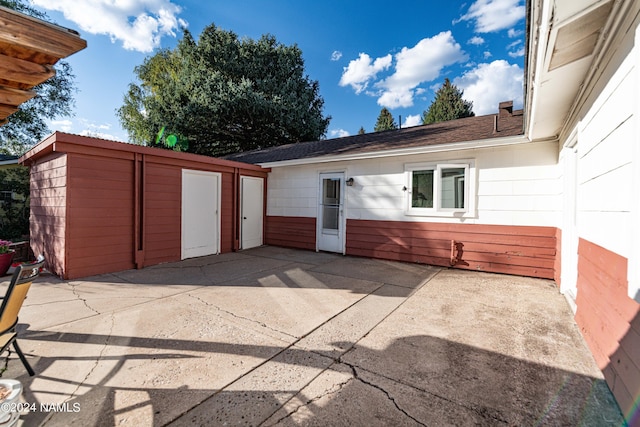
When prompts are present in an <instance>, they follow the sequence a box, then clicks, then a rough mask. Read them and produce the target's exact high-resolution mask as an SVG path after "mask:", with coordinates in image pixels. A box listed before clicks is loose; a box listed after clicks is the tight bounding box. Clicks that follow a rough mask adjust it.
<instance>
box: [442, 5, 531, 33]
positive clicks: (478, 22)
mask: <svg viewBox="0 0 640 427" xmlns="http://www.w3.org/2000/svg"><path fill="white" fill-rule="evenodd" d="M520 1H521V0H476V1H475V2H474V3H473V4H472V5H471V6H470V7H469V10H468V11H467V13H466V14H464V15H462V16H461V17H460V19H458V20H457V21H454V23H457V22H460V21H475V30H476V31H477V32H479V33H490V32H493V31H500V30H504V29H507V28H510V27H513V26H514V25H515V24H516V23H517V22H518V21H520V20H521V19H523V18H524V17H525V7H524V5H522V4H520Z"/></svg>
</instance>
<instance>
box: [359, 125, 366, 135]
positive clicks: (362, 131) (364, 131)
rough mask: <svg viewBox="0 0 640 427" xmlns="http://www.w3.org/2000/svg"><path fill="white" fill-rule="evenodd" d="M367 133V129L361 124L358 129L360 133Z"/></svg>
mask: <svg viewBox="0 0 640 427" xmlns="http://www.w3.org/2000/svg"><path fill="white" fill-rule="evenodd" d="M365 133H367V131H366V130H364V127H362V126H360V129H359V130H358V135H364V134H365Z"/></svg>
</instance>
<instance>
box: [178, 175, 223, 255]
mask: <svg viewBox="0 0 640 427" xmlns="http://www.w3.org/2000/svg"><path fill="white" fill-rule="evenodd" d="M219 212H220V174H218V173H213V172H203V171H196V170H186V169H183V170H182V255H181V256H182V259H185V258H193V257H198V256H203V255H211V254H217V253H218V252H219V251H220V232H219V230H220V215H219Z"/></svg>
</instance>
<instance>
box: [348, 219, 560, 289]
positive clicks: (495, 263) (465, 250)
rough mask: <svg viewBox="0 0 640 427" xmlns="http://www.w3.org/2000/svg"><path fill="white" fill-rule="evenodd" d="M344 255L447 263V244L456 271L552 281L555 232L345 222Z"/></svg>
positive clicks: (461, 225) (449, 259) (448, 254)
mask: <svg viewBox="0 0 640 427" xmlns="http://www.w3.org/2000/svg"><path fill="white" fill-rule="evenodd" d="M346 231H347V235H346V253H347V254H348V255H357V256H365V257H371V258H383V259H391V260H396V261H406V262H419V263H424V264H431V265H440V266H447V267H448V266H450V265H451V263H450V262H451V241H452V240H454V241H455V242H457V243H459V244H461V249H462V252H461V254H460V258H459V260H458V261H457V262H456V263H455V265H454V267H456V268H463V269H468V270H480V271H488V272H494V273H507V274H517V275H522V276H532V277H541V278H545V279H553V278H554V263H555V259H556V228H555V227H525V226H502V225H475V224H445V223H426V222H404V221H368V220H353V219H349V220H347V230H346Z"/></svg>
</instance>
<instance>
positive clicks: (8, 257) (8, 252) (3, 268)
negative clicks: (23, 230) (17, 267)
mask: <svg viewBox="0 0 640 427" xmlns="http://www.w3.org/2000/svg"><path fill="white" fill-rule="evenodd" d="M11 245H12V242H10V241H8V240H0V276H4V275H5V274H7V271H8V270H9V267H11V261H13V255H14V254H15V252H16V251H14V250H13V249H11V248H10V246H11Z"/></svg>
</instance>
